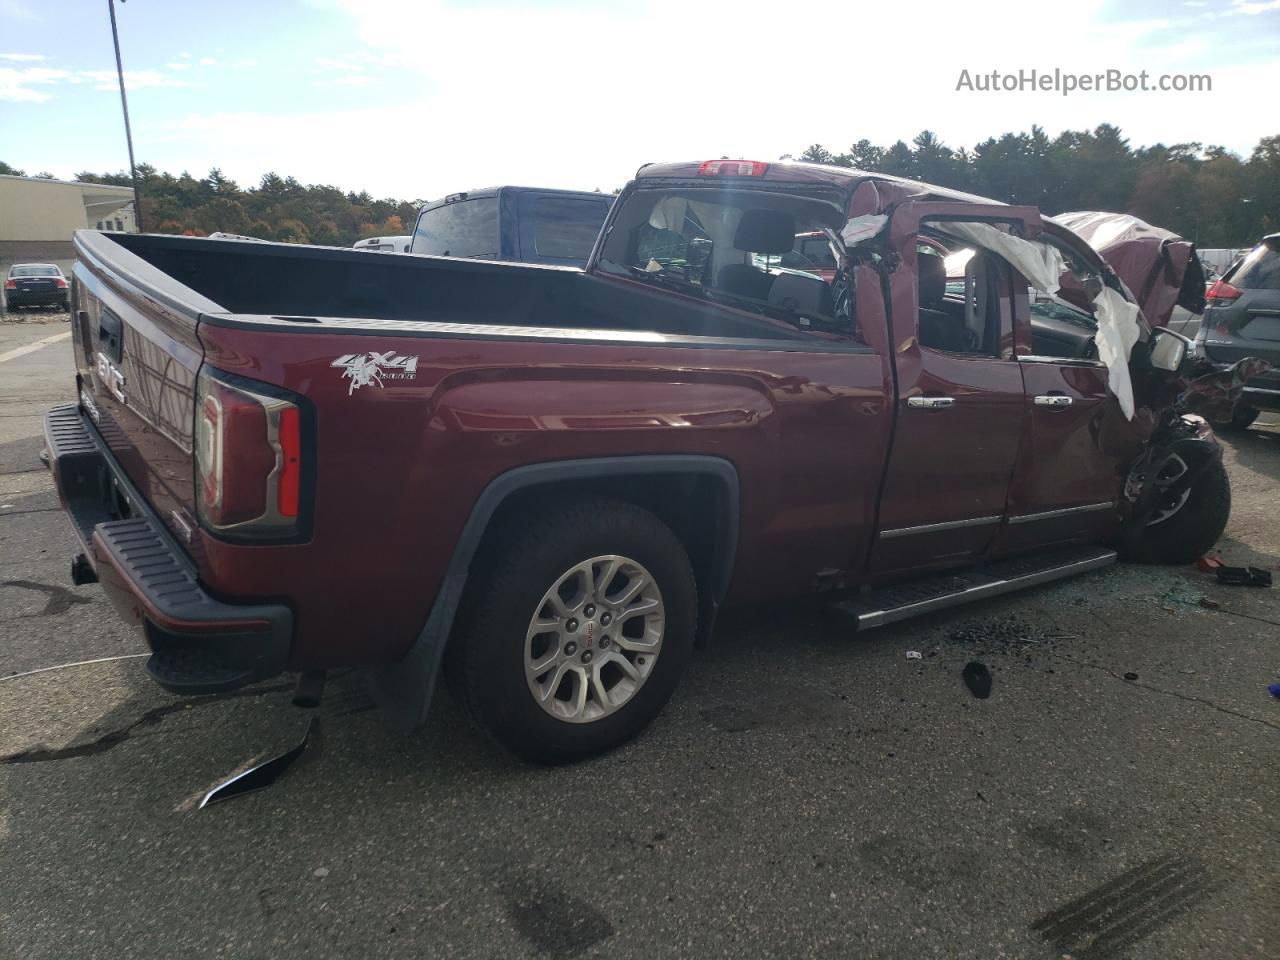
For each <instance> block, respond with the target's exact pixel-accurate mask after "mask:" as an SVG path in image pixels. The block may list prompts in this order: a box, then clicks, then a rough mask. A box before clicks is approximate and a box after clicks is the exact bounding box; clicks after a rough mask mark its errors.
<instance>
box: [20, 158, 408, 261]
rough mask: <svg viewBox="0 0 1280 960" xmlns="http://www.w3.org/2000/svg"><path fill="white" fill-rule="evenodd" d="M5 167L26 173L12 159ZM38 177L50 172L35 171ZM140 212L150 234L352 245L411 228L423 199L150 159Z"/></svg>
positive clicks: (112, 178)
mask: <svg viewBox="0 0 1280 960" xmlns="http://www.w3.org/2000/svg"><path fill="white" fill-rule="evenodd" d="M0 173H11V174H14V175H16V176H23V173H22V171H21V170H16V169H14V168H13V167H10V166H9V165H8V164H5V163H0ZM37 176H45V177H47V176H50V175H49V174H37ZM75 178H76V179H77V180H79V181H80V182H82V183H108V184H115V185H117V186H124V187H129V186H132V185H133V180H132V179H131V178H130V176H129V172H128V171H127V170H124V171H121V172H119V173H93V172H91V171H83V172H81V173H77V174H76V175H75ZM138 181H139V183H138V186H139V192H140V193H141V194H142V216H143V218H144V219H143V222H144V224H145V226H146V228H147V230H148V231H149V232H151V233H181V234H186V235H187V236H193V237H203V236H206V235H208V234H210V233H215V232H218V231H221V232H223V233H237V234H241V235H242V236H248V237H258V238H260V239H262V240H282V241H285V242H288V243H317V244H323V245H325V246H342V247H345V246H350V245H351V244H352V243H355V242H356V241H357V240H362V239H364V238H365V237H379V236H397V235H401V234H406V233H408V232H409V231H411V230H412V229H413V224H414V222H415V220H416V219H417V211H418V203H415V202H410V201H407V200H394V199H383V200H376V199H374V198H373V197H372V196H370V195H369V194H368V193H367V192H364V191H362V192H360V193H353V192H347V191H343V190H340V189H339V188H338V187H332V186H327V185H320V184H312V185H308V186H304V185H302V184H301V183H299V182H298V181H297V180H295V179H294V178H293V177H281V176H280V175H279V174H276V173H267V174H265V175H263V177H262V179H261V180H260V181H258V184H257V185H256V186H252V187H241V186H240V185H239V184H238V183H236V182H235V181H234V180H232V179H231V178H230V177H227V176H226V175H224V174H223V173H222V171H221V170H220V169H218V168H217V167H214V168H213V169H212V170H210V171H209V173H208V175H207V176H204V177H200V178H196V177H193V176H192V175H191V174H190V173H187V172H186V171H184V172H183V173H181V174H180V175H179V176H176V177H175V176H173V175H172V174H170V173H160V172H159V171H157V170H156V168H155V167H153V166H152V165H151V164H148V163H140V164H138Z"/></svg>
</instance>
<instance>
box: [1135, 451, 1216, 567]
mask: <svg viewBox="0 0 1280 960" xmlns="http://www.w3.org/2000/svg"><path fill="white" fill-rule="evenodd" d="M1188 469H1189V467H1188V465H1187V463H1186V461H1184V460H1183V459H1182V458H1181V457H1178V456H1175V457H1173V458H1172V459H1171V460H1170V461H1169V463H1168V464H1167V465H1166V466H1165V468H1164V475H1163V477H1162V479H1164V480H1176V479H1177V478H1178V476H1180V475H1181V474H1183V473H1185V472H1186V471H1187V470H1188ZM1230 516H1231V481H1230V480H1229V479H1228V477H1227V470H1226V467H1224V466H1223V465H1222V461H1221V460H1215V462H1214V463H1212V464H1211V465H1210V466H1209V467H1208V469H1206V470H1205V471H1204V472H1203V473H1201V474H1200V476H1199V477H1198V478H1197V479H1196V481H1195V482H1194V483H1193V484H1192V485H1191V486H1190V487H1189V488H1188V489H1186V490H1184V491H1183V492H1182V493H1181V494H1179V495H1178V496H1175V497H1171V498H1169V499H1168V500H1167V501H1165V502H1164V503H1161V504H1159V505H1158V506H1157V507H1156V510H1155V513H1153V514H1152V516H1151V519H1150V520H1148V521H1147V526H1146V528H1145V529H1144V530H1143V531H1142V534H1141V536H1140V537H1139V538H1138V539H1137V542H1136V543H1135V544H1133V545H1132V546H1131V548H1130V550H1129V552H1128V553H1129V555H1128V557H1127V559H1129V560H1135V561H1137V562H1138V563H1194V562H1195V561H1196V560H1198V559H1199V558H1200V557H1202V556H1204V554H1205V553H1206V552H1207V551H1208V550H1209V549H1210V548H1211V547H1213V545H1214V544H1215V543H1217V542H1218V538H1219V537H1220V536H1222V531H1223V530H1224V529H1226V526H1227V519H1228V518H1229V517H1230Z"/></svg>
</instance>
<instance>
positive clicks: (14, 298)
mask: <svg viewBox="0 0 1280 960" xmlns="http://www.w3.org/2000/svg"><path fill="white" fill-rule="evenodd" d="M4 300H5V303H7V304H10V305H11V306H14V307H25V306H29V305H32V304H35V305H40V304H45V303H66V302H67V291H66V290H50V291H39V292H36V291H29V290H6V291H5V292H4Z"/></svg>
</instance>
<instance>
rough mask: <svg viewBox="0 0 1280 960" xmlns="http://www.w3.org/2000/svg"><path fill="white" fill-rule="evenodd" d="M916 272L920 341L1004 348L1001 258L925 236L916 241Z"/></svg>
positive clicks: (1005, 281) (942, 346) (945, 346)
mask: <svg viewBox="0 0 1280 960" xmlns="http://www.w3.org/2000/svg"><path fill="white" fill-rule="evenodd" d="M916 276H917V282H918V284H919V299H918V304H919V315H918V323H917V328H916V329H917V332H918V335H919V338H920V346H922V347H928V348H929V349H931V350H941V351H944V352H946V353H961V354H972V355H975V356H984V357H1000V356H1005V355H1006V354H1009V352H1010V351H1009V350H1007V349H1006V347H1007V346H1010V345H1011V337H1012V329H1013V318H1012V312H1011V293H1012V287H1011V273H1010V270H1009V265H1008V264H1007V263H1005V261H1004V260H1003V259H1001V258H1000V257H998V256H996V255H995V254H993V253H989V252H987V251H985V250H981V249H974V248H972V247H964V246H961V245H960V244H958V243H956V242H955V241H952V242H951V244H950V245H947V246H943V245H940V244H939V243H937V242H936V241H932V240H931V241H929V242H921V243H918V244H917V246H916ZM1004 341H1010V343H1009V344H1006V343H1005V342H1004Z"/></svg>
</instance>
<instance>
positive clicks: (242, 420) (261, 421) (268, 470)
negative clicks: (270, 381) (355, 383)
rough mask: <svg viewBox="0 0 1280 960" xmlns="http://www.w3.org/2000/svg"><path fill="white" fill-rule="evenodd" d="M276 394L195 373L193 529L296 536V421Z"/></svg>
mask: <svg viewBox="0 0 1280 960" xmlns="http://www.w3.org/2000/svg"><path fill="white" fill-rule="evenodd" d="M279 393H280V391H278V390H277V389H276V388H275V387H268V386H267V385H266V384H254V385H250V383H249V382H247V381H243V380H241V379H240V378H238V377H237V378H231V377H226V376H225V375H221V374H219V375H216V376H215V375H213V374H211V373H210V372H209V370H208V368H205V369H204V370H202V371H201V373H200V377H199V380H198V386H197V396H196V429H195V448H196V449H195V458H196V488H197V489H196V500H197V504H198V506H199V512H200V520H201V522H202V523H203V524H204V526H205V527H207V528H208V529H209V530H210V531H212V532H214V533H216V534H220V535H224V536H232V537H244V538H246V539H258V540H283V539H292V538H294V537H297V536H299V535H300V534H301V533H302V531H301V529H300V526H299V522H300V518H301V514H302V509H301V507H302V475H303V458H304V451H303V428H302V415H301V412H300V411H299V408H298V405H297V404H295V403H293V402H292V401H290V400H286V399H284V398H283V397H282V396H280V395H279Z"/></svg>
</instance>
